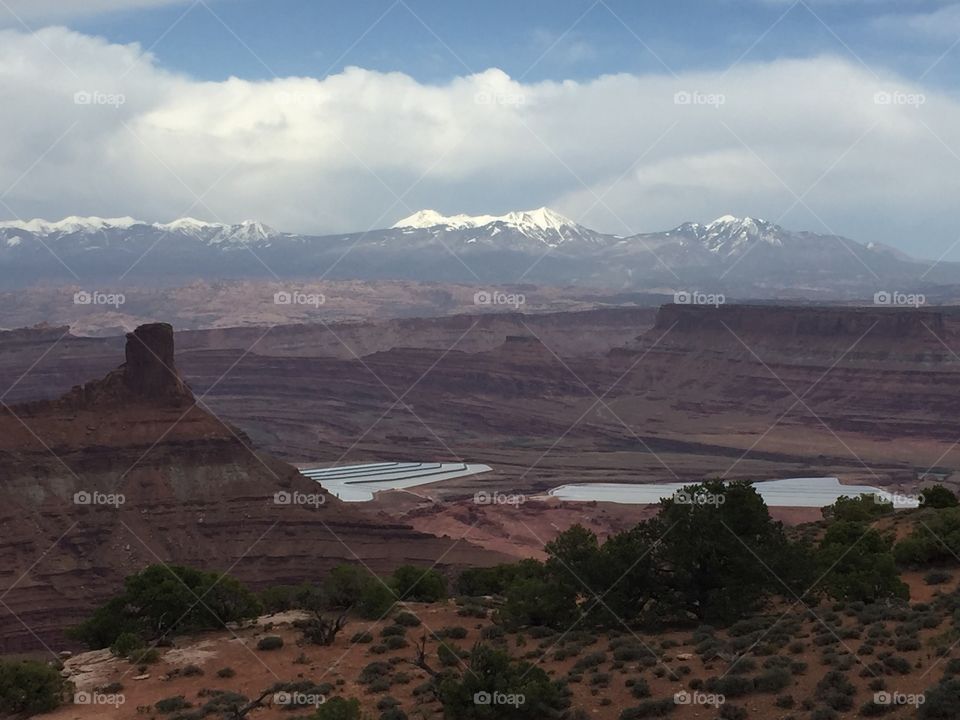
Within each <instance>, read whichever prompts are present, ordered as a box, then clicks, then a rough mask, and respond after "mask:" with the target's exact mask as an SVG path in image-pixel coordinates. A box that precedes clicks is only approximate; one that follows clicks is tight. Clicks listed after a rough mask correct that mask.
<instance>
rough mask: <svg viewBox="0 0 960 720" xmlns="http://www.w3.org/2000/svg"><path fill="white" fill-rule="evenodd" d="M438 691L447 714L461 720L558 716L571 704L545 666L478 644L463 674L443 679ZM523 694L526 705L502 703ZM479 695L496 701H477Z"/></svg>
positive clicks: (507, 719) (505, 719)
mask: <svg viewBox="0 0 960 720" xmlns="http://www.w3.org/2000/svg"><path fill="white" fill-rule="evenodd" d="M438 694H439V697H440V701H441V702H442V703H443V712H444V716H445V717H447V718H456V719H457V720H487V719H489V718H497V720H500V719H501V718H503V719H504V720H512V719H514V718H516V719H518V720H519V719H520V718H524V719H527V718H548V717H556V716H558V714H559V713H560V712H561V711H562V710H564V709H565V708H566V705H567V702H566V700H565V698H564V696H563V694H562V692H561V690H560V687H559V686H558V685H557V684H556V683H554V682H553V681H552V680H551V679H550V677H549V676H548V675H547V673H546V672H544V671H543V669H541V668H539V667H536V666H534V665H531V664H530V663H528V662H524V661H519V662H518V661H515V660H513V659H512V658H511V657H510V656H509V655H508V654H507V653H505V652H503V651H501V650H496V649H494V648H492V647H490V646H488V645H482V644H478V645H476V646H474V648H473V651H472V652H471V653H470V657H469V660H468V669H467V670H466V671H465V672H464V673H463V676H462V677H448V678H446V679H444V680H441V681H440V683H439V693H438ZM519 696H522V697H523V703H522V704H518V705H511V704H504V703H503V702H498V700H503V699H506V698H509V697H514V698H516V697H519ZM477 697H480V698H490V699H491V701H492V702H491V703H487V704H484V703H482V702H481V703H477V702H475V698H477Z"/></svg>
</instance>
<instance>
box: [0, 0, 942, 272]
mask: <svg viewBox="0 0 960 720" xmlns="http://www.w3.org/2000/svg"><path fill="white" fill-rule="evenodd" d="M958 70H960V2H956V3H954V2H949V1H947V0H899V1H898V2H886V1H885V0H713V1H710V2H707V1H705V0H698V1H696V2H694V1H691V0H673V1H672V2H653V1H647V0H632V1H631V0H624V1H618V0H536V1H534V0H512V1H511V2H507V1H505V0H484V2H461V1H460V0H353V1H351V2H330V1H327V0H270V1H269V2H267V1H266V0H256V1H255V0H182V1H181V0H83V1H82V2H81V1H80V0H0V99H2V103H3V112H2V113H0V133H2V134H3V142H2V143H0V219H30V218H34V217H43V218H46V219H60V218H62V217H65V216H68V215H96V216H101V217H115V216H134V217H137V218H139V219H142V220H146V221H169V220H172V219H174V218H178V217H183V216H192V217H197V218H201V219H205V220H217V221H222V222H239V221H241V220H244V219H257V220H260V221H263V222H265V223H267V224H268V225H271V226H273V227H275V228H277V229H280V230H285V231H291V232H306V233H314V234H322V233H338V232H347V231H358V230H366V229H369V228H376V227H385V226H389V225H390V224H392V223H393V222H394V221H396V220H397V219H399V218H401V217H404V216H406V215H409V214H411V213H412V212H413V211H415V210H418V209H421V208H432V209H435V210H438V211H440V212H442V213H444V214H456V213H461V212H464V213H470V214H495V215H499V214H503V213H505V212H508V211H511V210H523V209H531V208H536V207H540V206H548V207H551V208H553V209H554V210H556V211H558V212H560V213H562V214H564V215H567V216H568V217H570V218H572V219H574V220H576V221H578V222H581V223H583V224H585V225H588V226H590V227H593V228H595V229H598V230H601V231H606V232H613V233H618V234H631V233H636V232H649V231H655V230H663V229H668V228H672V227H675V226H676V225H679V224H681V223H682V222H685V221H688V220H693V221H709V220H711V219H713V218H715V217H718V216H720V215H725V214H733V215H738V216H743V215H750V216H753V217H763V218H766V219H768V220H772V221H774V222H778V223H780V224H782V225H784V226H785V227H788V228H791V229H798V230H811V231H814V232H821V233H832V234H839V235H844V236H847V237H851V238H854V239H856V240H860V241H863V242H868V241H877V242H883V243H886V244H889V245H892V246H895V247H897V248H899V249H901V250H903V251H905V252H908V253H910V254H912V255H915V256H918V257H924V258H932V259H936V258H940V257H941V256H942V257H945V258H948V259H954V260H960V229H958V228H960V225H958V223H957V222H956V213H955V212H954V207H955V206H956V202H955V200H954V198H956V197H957V196H958V193H960V122H958V121H960V97H958V92H957V81H956V78H957V77H958Z"/></svg>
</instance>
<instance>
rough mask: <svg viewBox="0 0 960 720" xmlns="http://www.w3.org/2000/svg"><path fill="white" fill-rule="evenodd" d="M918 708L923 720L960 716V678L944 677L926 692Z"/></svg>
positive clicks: (949, 719)
mask: <svg viewBox="0 0 960 720" xmlns="http://www.w3.org/2000/svg"><path fill="white" fill-rule="evenodd" d="M924 697H925V700H924V703H923V704H922V705H920V707H919V708H918V711H917V714H918V716H919V717H920V718H921V720H955V718H958V717H960V678H953V677H951V678H944V679H943V680H941V681H940V683H939V684H937V685H934V686H933V687H932V688H928V689H927V691H926V692H925V693H924Z"/></svg>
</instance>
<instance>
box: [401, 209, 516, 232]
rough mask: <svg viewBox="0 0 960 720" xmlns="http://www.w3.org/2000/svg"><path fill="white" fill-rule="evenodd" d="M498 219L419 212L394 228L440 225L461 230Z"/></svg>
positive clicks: (420, 227)
mask: <svg viewBox="0 0 960 720" xmlns="http://www.w3.org/2000/svg"><path fill="white" fill-rule="evenodd" d="M496 219H497V218H495V217H493V216H492V215H442V214H440V213H438V212H437V211H436V210H419V211H417V212H415V213H414V214H413V215H410V216H409V217H405V218H403V219H402V220H398V221H397V222H395V223H394V224H393V226H392V228H393V229H396V228H417V229H423V228H431V227H437V226H438V225H446V226H447V227H451V228H455V229H460V228H466V227H480V226H481V225H486V224H488V223H491V222H493V221H494V220H496Z"/></svg>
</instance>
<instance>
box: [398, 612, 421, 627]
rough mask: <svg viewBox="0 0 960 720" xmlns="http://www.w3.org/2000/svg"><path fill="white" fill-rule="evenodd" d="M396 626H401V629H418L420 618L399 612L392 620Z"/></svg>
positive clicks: (409, 613)
mask: <svg viewBox="0 0 960 720" xmlns="http://www.w3.org/2000/svg"><path fill="white" fill-rule="evenodd" d="M393 621H394V622H395V623H396V624H397V625H402V626H403V627H419V626H420V618H418V617H417V616H416V615H414V614H413V613H411V612H399V613H397V616H396V617H395V618H394V619H393Z"/></svg>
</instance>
